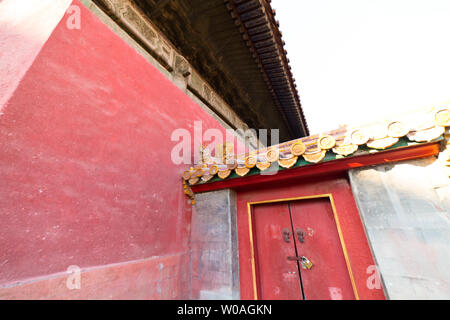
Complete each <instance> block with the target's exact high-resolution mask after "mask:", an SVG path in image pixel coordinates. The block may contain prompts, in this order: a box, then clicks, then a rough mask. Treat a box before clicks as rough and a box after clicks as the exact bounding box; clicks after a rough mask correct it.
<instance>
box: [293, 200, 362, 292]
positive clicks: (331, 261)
mask: <svg viewBox="0 0 450 320" xmlns="http://www.w3.org/2000/svg"><path fill="white" fill-rule="evenodd" d="M289 206H290V212H291V216H292V222H293V228H294V232H295V231H296V229H303V230H304V231H305V237H304V242H303V243H302V242H300V241H298V239H297V238H296V246H297V251H298V255H299V256H300V257H301V256H305V257H307V258H308V259H309V260H310V261H311V262H312V263H313V267H312V268H311V269H309V270H304V269H301V270H300V271H301V277H302V285H303V291H304V294H305V299H307V300H314V299H321V300H327V299H333V300H340V299H344V300H347V299H355V296H354V293H353V288H352V284H351V280H350V276H349V272H348V269H347V265H346V262H345V257H344V253H343V249H342V245H341V242H340V239H339V234H338V230H337V226H336V221H335V219H334V214H333V210H332V207H331V204H330V201H329V199H328V198H319V199H311V200H300V201H293V202H290V203H289Z"/></svg>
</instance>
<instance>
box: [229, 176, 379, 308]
mask: <svg viewBox="0 0 450 320" xmlns="http://www.w3.org/2000/svg"><path fill="white" fill-rule="evenodd" d="M323 194H332V196H333V200H334V204H335V207H336V212H337V215H338V219H339V224H340V227H341V230H342V235H343V239H344V242H345V246H346V248H347V253H348V257H349V261H350V265H351V268H352V273H353V276H354V280H355V285H356V289H357V292H358V296H359V299H370V300H378V299H384V298H385V296H384V293H383V290H382V289H369V288H368V286H367V279H368V277H369V276H371V275H372V274H373V273H370V274H368V273H367V268H368V267H369V266H371V265H374V264H375V263H374V261H373V258H372V254H371V252H370V248H369V245H368V242H367V238H366V235H365V232H364V228H363V225H362V222H361V219H360V217H359V213H358V209H357V207H356V203H355V200H354V199H353V194H352V191H351V188H350V184H349V183H348V181H347V179H345V178H340V177H336V178H332V179H331V178H330V179H325V178H312V179H309V180H306V179H304V180H300V181H299V180H297V181H296V182H292V180H291V181H289V182H287V181H286V182H281V183H280V182H279V183H277V184H275V183H273V184H271V185H270V186H268V185H267V184H266V185H265V187H259V188H258V187H253V188H251V189H248V188H247V189H241V190H239V191H238V193H237V224H238V238H239V273H240V284H241V298H242V299H253V298H254V290H253V289H254V288H253V276H252V268H251V242H250V236H249V234H250V232H249V218H248V206H247V203H248V202H257V201H267V200H276V199H289V198H298V197H306V196H312V195H323Z"/></svg>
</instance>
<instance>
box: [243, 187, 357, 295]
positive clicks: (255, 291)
mask: <svg viewBox="0 0 450 320" xmlns="http://www.w3.org/2000/svg"><path fill="white" fill-rule="evenodd" d="M319 198H328V199H329V201H330V204H331V209H332V210H333V215H334V221H335V223H336V228H337V230H338V236H339V241H340V243H341V247H342V251H343V253H344V258H345V263H346V265H347V270H348V273H349V276H350V282H351V283H352V288H353V294H354V295H355V299H356V300H359V294H358V290H357V288H356V283H355V278H354V277H353V271H352V267H351V264H350V258H349V256H348V252H347V247H346V246H345V241H344V236H343V234H342V230H341V225H340V223H339V217H338V214H337V210H336V206H335V204H334V199H333V194H331V193H326V194H318V195H311V196H303V197H294V198H283V199H273V200H265V201H255V202H247V210H248V225H249V239H250V255H251V264H252V277H253V295H254V300H258V299H259V297H258V286H257V282H256V261H255V246H254V242H253V219H252V206H253V205H257V204H267V203H275V202H288V201H296V200H308V199H319Z"/></svg>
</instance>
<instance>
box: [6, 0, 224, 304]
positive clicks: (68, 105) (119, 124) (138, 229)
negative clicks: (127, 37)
mask: <svg viewBox="0 0 450 320" xmlns="http://www.w3.org/2000/svg"><path fill="white" fill-rule="evenodd" d="M74 3H75V4H78V5H79V6H80V7H81V10H82V11H81V15H82V20H81V22H82V23H81V30H69V29H68V28H67V27H66V19H67V16H66V17H64V18H63V20H62V21H61V22H60V23H59V25H58V26H57V28H56V29H55V30H54V32H53V34H52V35H51V37H50V38H49V40H48V41H47V42H46V44H45V46H44V47H43V48H42V50H41V52H40V53H39V55H38V56H37V58H36V60H35V61H34V63H33V64H32V66H31V67H30V69H29V70H28V71H27V73H26V75H25V76H24V78H23V79H22V81H21V82H20V85H19V86H18V88H17V89H16V91H15V92H14V94H13V96H12V98H11V99H10V100H9V101H8V103H7V105H6V106H5V107H4V108H3V110H2V112H3V113H2V114H1V115H0V182H1V183H0V219H1V224H0V243H1V245H0V297H1V298H99V299H101V298H185V297H186V296H187V294H188V292H187V291H188V287H189V283H188V277H187V276H186V274H187V273H188V260H189V259H188V258H187V255H188V251H189V245H188V239H189V228H190V216H191V206H190V204H189V203H188V200H187V198H186V197H185V196H184V194H183V189H182V185H181V182H180V177H181V173H182V171H183V170H184V169H185V166H184V165H181V166H177V165H175V164H173V163H172V161H171V158H170V155H171V148H172V147H173V145H174V143H173V142H171V140H170V136H171V133H172V131H173V130H175V129H177V128H188V129H189V130H192V126H193V122H194V121H196V120H202V121H203V129H208V128H213V127H215V128H221V126H220V124H219V123H218V122H217V121H216V120H214V119H213V118H212V117H211V116H209V115H208V114H207V113H206V112H205V111H203V110H202V109H201V108H200V107H199V106H198V105H197V104H195V103H194V102H193V101H192V100H191V99H190V98H189V97H187V96H186V95H185V94H184V93H183V92H182V91H181V90H179V89H178V88H177V87H176V86H175V85H173V84H172V83H171V82H170V81H169V80H167V79H166V78H165V77H164V76H163V75H162V74H161V73H160V72H159V71H158V70H157V69H156V68H155V67H153V66H152V65H150V64H149V63H148V62H147V61H146V60H145V59H144V58H143V57H142V56H140V55H139V54H137V53H136V52H135V50H134V49H132V48H131V47H129V46H128V45H127V44H126V43H125V42H124V41H123V40H121V39H120V38H119V37H118V36H116V35H115V34H114V33H113V32H112V31H110V29H109V28H108V27H107V26H105V25H104V24H103V23H102V22H101V21H100V20H98V18H96V17H95V16H94V15H93V14H92V13H91V12H90V11H88V10H87V9H86V8H84V7H83V5H82V4H81V3H80V2H79V1H78V0H77V1H75V2H74ZM1 70H4V69H3V68H2V67H1V65H0V72H2V71H1ZM0 76H1V74H0ZM136 261H137V262H136ZM127 264H129V265H127ZM70 265H77V266H79V267H81V268H82V269H83V270H85V272H84V273H83V274H82V281H81V283H82V289H81V291H76V290H75V291H73V290H68V289H67V288H66V287H65V286H64V285H63V284H62V282H61V281H63V282H64V281H65V280H64V279H65V275H64V272H65V271H66V270H67V268H68V267H69V266H70ZM91 267H95V268H94V269H90V268H91ZM61 272H62V273H63V274H61ZM58 279H59V280H58ZM83 279H85V280H86V281H84V280H83ZM83 283H84V284H85V285H86V286H85V287H83ZM158 283H159V287H160V288H166V289H162V291H161V290H159V291H158V289H157V287H155V285H156V284H158ZM167 288H171V289H170V291H171V292H167V290H168V289H167ZM83 290H84V291H83Z"/></svg>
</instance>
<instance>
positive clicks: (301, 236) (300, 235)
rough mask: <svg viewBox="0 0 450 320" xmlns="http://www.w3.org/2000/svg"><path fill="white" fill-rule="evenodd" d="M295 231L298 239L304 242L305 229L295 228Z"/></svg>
mask: <svg viewBox="0 0 450 320" xmlns="http://www.w3.org/2000/svg"><path fill="white" fill-rule="evenodd" d="M295 232H296V233H297V238H298V241H300V242H301V243H304V242H305V234H306V233H305V230H303V229H297V230H296V231H295Z"/></svg>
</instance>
